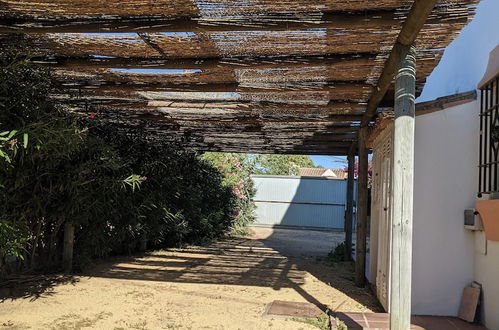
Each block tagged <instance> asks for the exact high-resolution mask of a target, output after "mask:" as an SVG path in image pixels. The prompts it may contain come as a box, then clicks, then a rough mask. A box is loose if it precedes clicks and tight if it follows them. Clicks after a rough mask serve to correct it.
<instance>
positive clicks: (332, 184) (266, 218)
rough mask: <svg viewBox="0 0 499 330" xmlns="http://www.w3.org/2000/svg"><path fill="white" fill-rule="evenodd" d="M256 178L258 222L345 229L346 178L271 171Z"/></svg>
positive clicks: (286, 225) (262, 223)
mask: <svg viewBox="0 0 499 330" xmlns="http://www.w3.org/2000/svg"><path fill="white" fill-rule="evenodd" d="M252 179H253V182H254V184H255V188H256V194H255V197H254V198H253V200H254V202H255V204H256V206H257V209H256V222H255V225H262V226H282V227H304V228H317V229H335V230H343V228H344V221H345V220H344V219H345V206H346V187H347V181H346V180H342V179H341V180H340V179H333V178H327V177H299V176H269V175H254V176H252ZM354 195H355V194H354Z"/></svg>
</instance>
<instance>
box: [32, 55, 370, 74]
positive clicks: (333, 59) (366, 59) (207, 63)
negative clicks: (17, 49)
mask: <svg viewBox="0 0 499 330" xmlns="http://www.w3.org/2000/svg"><path fill="white" fill-rule="evenodd" d="M375 58H376V56H374V55H373V54H370V53H358V54H355V55H348V54H326V55H306V54H304V55H300V56H279V57H272V56H260V57H238V58H233V57H227V58H224V57H207V58H202V59H200V58H175V57H170V58H160V57H156V58H154V57H149V58H142V57H95V56H82V57H70V56H44V57H33V58H32V60H33V61H35V62H37V63H40V64H44V65H48V66H55V67H64V68H68V69H71V68H75V69H81V68H124V69H142V68H146V69H147V68H149V69H205V70H209V69H213V68H217V69H220V68H224V69H242V68H251V69H271V68H276V67H279V66H283V67H287V68H293V67H303V66H304V65H306V66H313V65H318V66H324V65H325V66H328V67H329V66H333V65H336V66H338V65H345V66H349V67H351V68H355V67H356V66H362V65H366V64H372V63H373V61H374V60H375ZM331 69H333V70H334V69H337V68H336V67H332V68H331Z"/></svg>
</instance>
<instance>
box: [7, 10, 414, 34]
mask: <svg viewBox="0 0 499 330" xmlns="http://www.w3.org/2000/svg"><path fill="white" fill-rule="evenodd" d="M404 14H405V13H404V12H402V11H387V10H379V11H377V10H374V11H371V12H369V13H368V14H366V12H365V11H362V12H350V14H349V15H345V14H344V13H334V12H326V13H324V14H322V15H316V14H315V15H314V14H311V15H308V17H307V14H306V13H300V12H295V13H294V14H293V13H289V12H288V13H284V14H283V13H274V14H267V15H266V16H265V17H263V18H259V17H258V16H246V17H244V16H239V17H232V18H231V17H214V18H210V17H208V18H203V17H202V16H197V17H182V18H175V17H174V18H171V17H157V16H156V17H154V16H152V17H151V16H150V17H140V16H139V17H135V18H134V17H126V18H119V17H115V18H101V17H97V18H91V17H88V18H58V19H57V18H55V19H43V18H27V17H24V18H23V17H8V16H6V15H1V14H0V19H2V22H3V24H1V25H0V33H157V32H193V33H198V32H207V31H208V32H226V31H268V30H272V31H288V30H302V29H326V28H329V29H352V28H364V29H376V28H380V27H393V28H396V27H397V26H399V25H400V21H401V19H403V18H404ZM300 15H301V18H300Z"/></svg>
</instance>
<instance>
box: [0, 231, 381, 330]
mask: <svg viewBox="0 0 499 330" xmlns="http://www.w3.org/2000/svg"><path fill="white" fill-rule="evenodd" d="M265 242H266V241H265V240H264V239H257V238H256V237H253V238H250V239H239V240H228V241H224V242H220V243H217V244H213V245H211V246H208V247H190V248H186V249H182V250H175V251H158V252H152V253H148V254H146V255H144V256H139V257H127V258H117V259H109V260H107V261H106V262H104V263H101V264H99V265H98V266H97V267H95V268H94V269H93V270H92V272H91V273H89V274H88V275H86V276H78V277H75V280H76V281H75V283H66V284H60V285H56V286H54V287H53V288H51V290H48V291H47V292H45V293H44V294H42V295H41V296H40V297H39V298H37V299H30V298H29V297H28V298H18V299H14V300H12V299H8V300H5V301H3V302H2V303H0V329H244V330H246V329H316V328H314V327H312V326H311V325H308V324H305V323H301V322H298V321H295V320H290V319H283V318H272V317H268V316H265V317H264V316H262V314H263V313H264V311H265V309H266V306H267V305H268V304H269V303H271V302H272V301H273V300H286V301H295V302H311V303H314V304H316V305H321V306H322V305H327V307H328V308H330V309H331V310H333V311H369V310H375V309H376V308H377V304H376V300H375V299H374V298H373V297H372V296H371V294H370V293H368V291H366V290H363V289H358V288H355V286H354V285H353V270H352V269H351V265H340V266H338V265H337V266H334V267H332V266H331V265H330V264H329V263H328V262H327V261H325V260H319V259H317V258H315V257H309V258H303V257H285V256H283V255H282V254H281V253H279V251H277V250H275V249H273V248H270V247H268V246H266V244H265Z"/></svg>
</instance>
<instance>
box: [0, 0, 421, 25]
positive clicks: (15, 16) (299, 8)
mask: <svg viewBox="0 0 499 330" xmlns="http://www.w3.org/2000/svg"><path fill="white" fill-rule="evenodd" d="M410 4H411V0H372V1H368V2H366V1H364V0H348V1H337V0H318V1H314V2H310V1H303V0H298V1H296V0H293V1H291V0H260V1H259V2H258V6H256V5H251V4H247V3H242V2H234V1H221V0H209V1H203V2H195V1H191V0H156V1H154V4H152V3H151V1H150V0H135V1H123V0H107V1H106V2H102V1H97V0H53V1H29V0H3V1H2V6H1V7H0V15H1V16H0V17H1V18H3V19H4V20H7V19H10V20H11V21H10V22H9V23H10V24H13V23H15V21H12V20H18V21H20V22H21V23H26V24H28V23H29V24H33V23H37V22H40V21H41V22H43V21H44V20H47V21H48V20H51V21H52V25H57V24H58V23H59V24H60V23H61V21H62V22H64V21H66V22H68V21H69V22H74V21H83V20H86V21H93V20H99V19H106V18H107V19H111V20H115V21H116V20H119V19H124V20H134V19H135V20H147V19H149V20H154V19H160V20H161V19H162V20H165V19H169V20H172V19H179V18H183V17H187V18H189V19H202V18H203V17H204V18H205V19H206V23H207V24H208V23H209V22H210V21H211V20H215V21H216V20H217V19H223V18H224V17H225V18H226V19H227V18H232V19H231V20H232V21H237V19H238V17H239V18H240V19H241V17H248V16H250V17H255V18H258V17H262V16H263V17H272V18H274V19H277V18H279V17H281V19H285V17H286V16H288V17H289V16H291V17H296V15H301V16H305V17H307V14H312V15H313V14H315V15H317V13H322V12H335V11H339V12H345V11H349V12H353V11H359V12H361V13H364V12H366V11H377V10H378V11H380V10H385V11H386V10H393V9H396V8H399V7H402V8H403V7H407V6H409V5H410ZM279 14H280V15H279ZM286 14H287V15H286ZM312 18H313V16H312Z"/></svg>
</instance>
